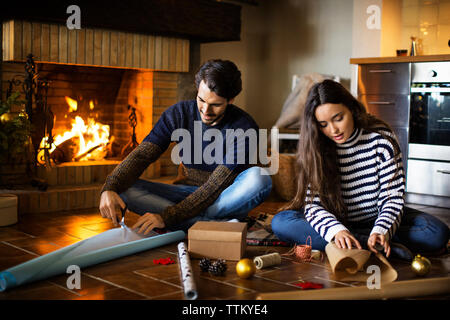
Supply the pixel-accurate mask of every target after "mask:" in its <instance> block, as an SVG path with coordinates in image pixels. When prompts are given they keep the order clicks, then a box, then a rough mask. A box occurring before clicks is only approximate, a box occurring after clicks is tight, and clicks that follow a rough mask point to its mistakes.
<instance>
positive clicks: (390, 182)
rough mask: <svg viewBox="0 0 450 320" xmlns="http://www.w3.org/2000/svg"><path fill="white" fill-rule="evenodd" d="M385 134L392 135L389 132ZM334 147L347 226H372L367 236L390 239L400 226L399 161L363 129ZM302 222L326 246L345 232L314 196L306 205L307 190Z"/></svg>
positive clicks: (402, 187)
mask: <svg viewBox="0 0 450 320" xmlns="http://www.w3.org/2000/svg"><path fill="white" fill-rule="evenodd" d="M380 130H386V129H380ZM385 132H386V134H389V135H392V133H391V132H390V131H387V130H386V131H385ZM336 147H337V154H338V162H339V171H340V175H341V188H342V195H343V198H344V203H345V204H346V206H347V220H348V222H349V223H351V224H352V225H355V224H356V225H357V224H358V223H364V224H366V223H372V222H373V228H372V231H371V233H370V234H372V233H379V234H383V235H386V237H387V239H388V240H389V239H391V238H392V236H393V235H394V233H395V231H396V230H397V228H398V226H399V225H400V221H401V217H402V212H403V204H404V193H405V175H404V171H403V165H402V162H401V158H400V160H395V159H394V148H393V146H392V144H391V143H390V142H389V140H387V139H386V138H384V137H383V136H382V135H381V134H379V133H374V132H367V131H365V130H363V129H355V131H354V132H353V134H352V136H351V137H350V138H349V139H348V140H347V141H346V142H345V143H343V144H336ZM397 164H398V172H397V174H396V170H397ZM305 218H306V220H307V221H308V222H309V223H310V224H311V226H312V227H313V228H314V229H315V230H316V231H317V232H318V233H319V234H320V235H321V236H322V237H323V238H324V239H325V240H326V241H328V242H330V241H331V240H333V238H334V236H335V234H336V233H338V232H339V231H342V230H348V229H347V228H346V227H345V226H344V225H343V224H342V223H341V222H339V221H338V219H337V218H336V217H335V216H334V215H333V214H332V213H331V212H328V211H326V210H325V209H324V208H323V206H322V205H321V202H320V199H319V197H318V196H315V197H314V199H313V202H312V203H310V193H309V190H308V196H307V199H306V206H305Z"/></svg>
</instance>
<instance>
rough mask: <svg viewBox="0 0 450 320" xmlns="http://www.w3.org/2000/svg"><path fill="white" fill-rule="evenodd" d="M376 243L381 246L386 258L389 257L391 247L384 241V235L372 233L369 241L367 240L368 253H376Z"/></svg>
mask: <svg viewBox="0 0 450 320" xmlns="http://www.w3.org/2000/svg"><path fill="white" fill-rule="evenodd" d="M377 243H379V244H380V245H381V246H383V248H384V253H386V257H389V255H390V254H391V246H390V245H389V241H386V237H385V236H384V234H379V233H372V235H371V236H370V237H369V240H367V246H368V247H369V249H370V251H372V252H375V253H378V251H377V249H376V248H375V246H376V244H377Z"/></svg>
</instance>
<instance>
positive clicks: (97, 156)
mask: <svg viewBox="0 0 450 320" xmlns="http://www.w3.org/2000/svg"><path fill="white" fill-rule="evenodd" d="M66 101H67V104H68V105H69V111H71V112H73V111H76V110H77V101H75V100H73V99H71V98H69V97H66ZM89 106H90V109H91V110H92V109H93V107H94V103H93V101H92V100H91V101H90V102H89ZM71 125H72V129H71V130H70V131H66V132H64V133H63V134H61V135H57V136H56V137H54V138H53V141H54V143H53V145H52V146H49V147H50V150H49V152H50V153H52V152H53V151H54V150H55V149H56V146H58V145H60V144H61V143H63V142H64V141H67V140H68V139H72V138H78V139H76V140H77V141H78V143H79V146H78V147H79V150H78V153H77V154H76V155H75V158H77V157H81V156H82V157H81V158H80V159H78V160H79V161H86V160H102V159H103V158H104V157H105V155H106V145H107V144H108V143H109V126H108V125H104V124H102V123H99V122H96V121H95V119H93V118H88V119H87V123H85V121H84V120H83V118H81V117H80V116H76V117H75V119H73V120H72V123H71ZM47 145H48V137H44V138H43V139H42V141H41V148H44V147H45V146H47ZM93 148H94V150H91V149H93ZM90 150H91V152H89V151H90Z"/></svg>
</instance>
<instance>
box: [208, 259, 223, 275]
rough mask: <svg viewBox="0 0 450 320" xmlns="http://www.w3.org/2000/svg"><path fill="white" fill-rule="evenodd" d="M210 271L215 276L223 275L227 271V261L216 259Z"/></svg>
mask: <svg viewBox="0 0 450 320" xmlns="http://www.w3.org/2000/svg"><path fill="white" fill-rule="evenodd" d="M208 271H209V273H211V274H212V275H214V276H221V275H223V274H224V273H225V271H227V263H226V262H225V260H223V259H219V260H216V261H214V262H213V263H212V264H211V265H210V267H209V270H208Z"/></svg>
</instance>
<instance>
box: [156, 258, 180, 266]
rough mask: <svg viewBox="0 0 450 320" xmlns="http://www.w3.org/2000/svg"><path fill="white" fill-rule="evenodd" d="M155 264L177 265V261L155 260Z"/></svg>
mask: <svg viewBox="0 0 450 320" xmlns="http://www.w3.org/2000/svg"><path fill="white" fill-rule="evenodd" d="M153 263H154V264H162V265H168V264H172V263H175V261H174V260H172V258H161V259H153Z"/></svg>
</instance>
